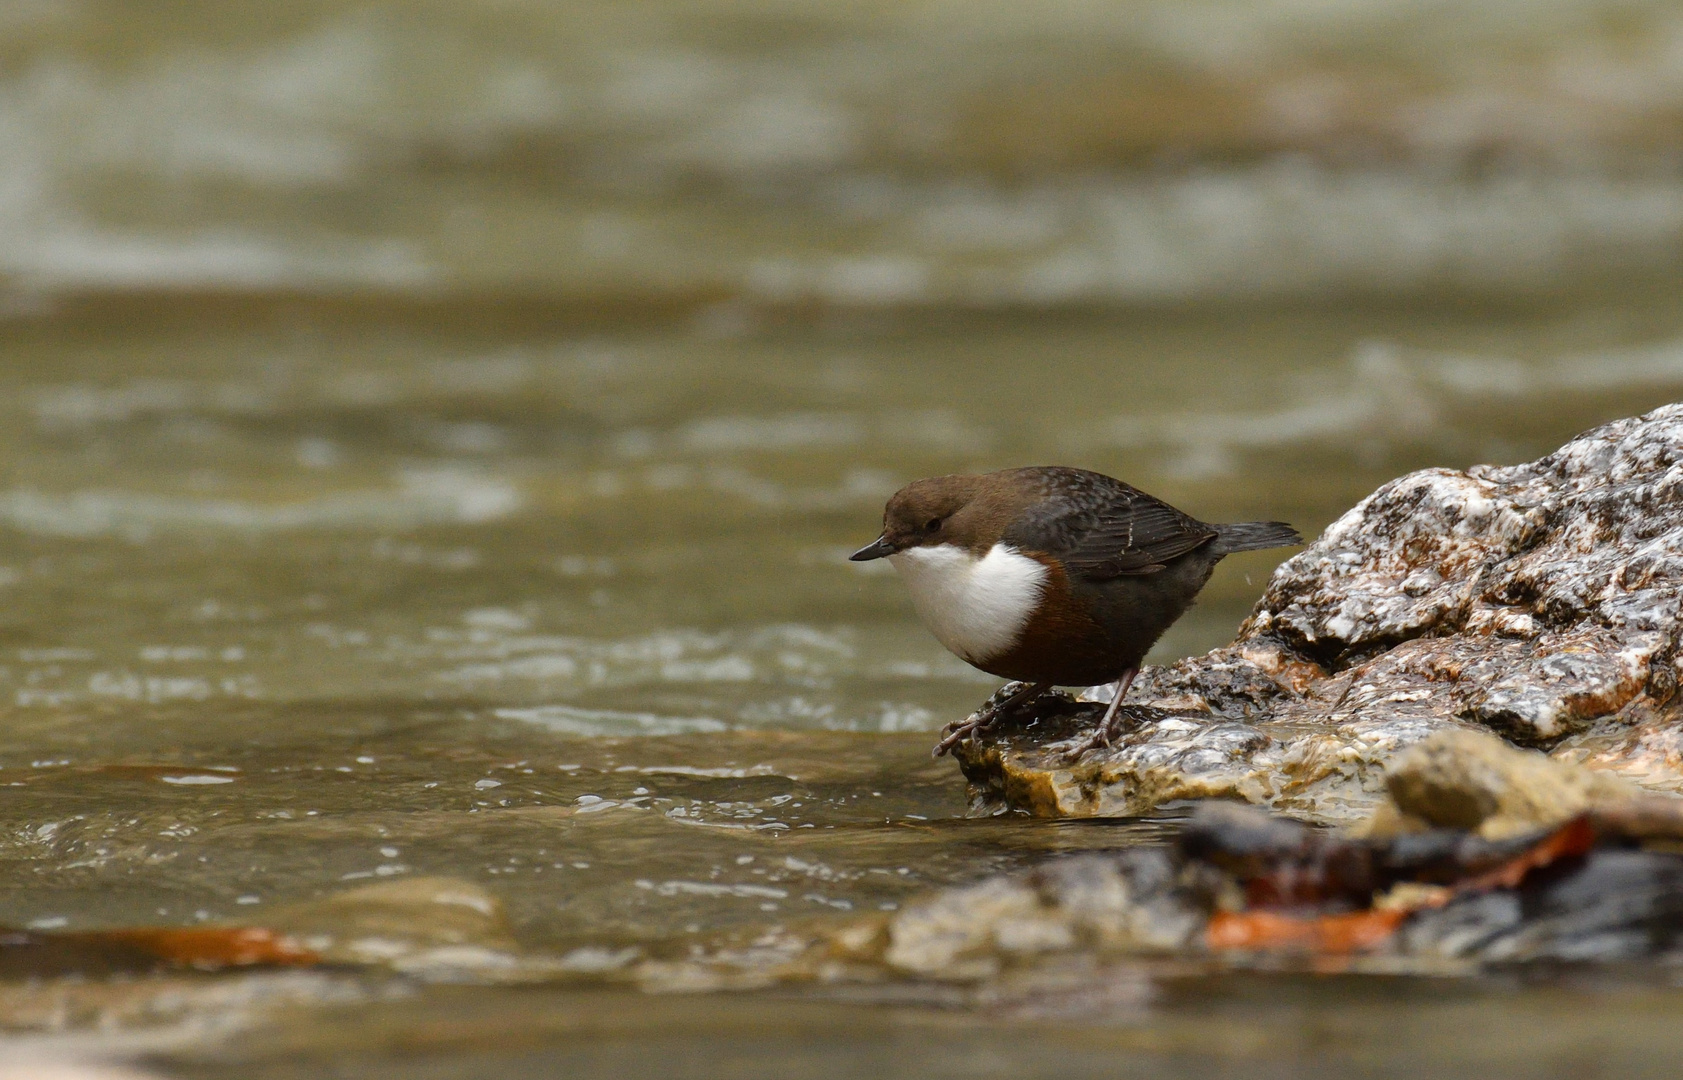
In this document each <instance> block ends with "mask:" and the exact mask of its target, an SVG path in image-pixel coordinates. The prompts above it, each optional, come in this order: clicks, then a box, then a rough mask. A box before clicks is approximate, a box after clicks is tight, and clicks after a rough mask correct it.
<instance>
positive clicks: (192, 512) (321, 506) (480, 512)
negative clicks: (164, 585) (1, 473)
mask: <svg viewBox="0 0 1683 1080" xmlns="http://www.w3.org/2000/svg"><path fill="white" fill-rule="evenodd" d="M523 503H524V498H523V496H522V495H521V493H520V490H519V489H518V488H517V487H516V486H515V485H514V484H513V483H512V482H510V481H509V480H506V479H503V478H500V477H496V476H488V475H483V474H479V473H476V472H471V471H468V470H463V469H455V468H435V469H413V470H405V471H403V472H400V473H399V475H398V484H397V488H396V490H384V491H379V490H376V491H360V492H345V493H341V494H334V495H322V496H318V497H315V498H310V499H301V500H297V501H293V502H282V503H274V504H263V503H255V502H241V501H235V500H230V499H204V498H192V497H187V496H177V495H155V494H146V493H141V492H125V491H77V492H46V491H38V490H32V489H27V488H25V489H13V490H11V491H0V525H4V526H8V527H10V528H14V529H18V530H20V531H22V532H28V533H35V534H38V535H43V536H81V537H94V536H119V537H123V538H125V539H131V540H145V539H147V538H149V537H151V536H153V535H154V534H157V533H160V532H163V533H168V532H180V531H190V530H197V529H229V530H239V531H250V532H271V531H281V530H297V529H335V528H337V529H346V528H350V529H365V528H418V527H421V526H424V525H448V524H463V525H477V524H484V523H486V522H490V521H498V520H501V519H504V518H507V517H509V516H510V515H512V514H514V513H516V512H517V511H519V510H520V508H521V506H522V505H523Z"/></svg>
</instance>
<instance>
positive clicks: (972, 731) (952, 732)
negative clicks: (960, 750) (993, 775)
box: [929, 709, 999, 757]
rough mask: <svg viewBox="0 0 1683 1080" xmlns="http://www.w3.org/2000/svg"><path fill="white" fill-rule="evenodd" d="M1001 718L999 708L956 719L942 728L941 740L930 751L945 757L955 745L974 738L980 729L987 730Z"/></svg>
mask: <svg viewBox="0 0 1683 1080" xmlns="http://www.w3.org/2000/svg"><path fill="white" fill-rule="evenodd" d="M997 719H999V713H998V711H997V710H993V709H990V710H988V711H987V712H982V713H977V714H975V715H974V716H971V717H970V718H969V719H967V720H954V721H953V722H952V723H950V724H947V725H945V726H944V727H942V728H941V741H940V742H938V743H936V744H935V747H934V749H932V750H930V751H929V756H930V757H945V756H946V755H947V753H948V752H950V751H951V750H952V748H953V747H955V746H957V745H958V744H959V743H961V742H963V741H965V740H966V739H974V738H975V737H976V733H977V732H978V731H986V730H987V729H988V728H990V727H992V726H993V722H994V721H995V720H997Z"/></svg>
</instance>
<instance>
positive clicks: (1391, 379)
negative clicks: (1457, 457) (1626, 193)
mask: <svg viewBox="0 0 1683 1080" xmlns="http://www.w3.org/2000/svg"><path fill="white" fill-rule="evenodd" d="M1327 384H1333V386H1334V389H1332V390H1331V391H1328V390H1326V389H1324V388H1323V389H1321V390H1320V391H1319V392H1310V393H1306V394H1305V395H1304V398H1305V399H1304V400H1302V401H1300V402H1298V403H1295V404H1292V405H1289V406H1286V407H1284V408H1280V409H1274V410H1268V411H1257V412H1241V411H1225V410H1219V409H1211V410H1202V411H1196V412H1190V411H1189V412H1180V413H1164V412H1153V413H1140V414H1126V415H1123V416H1118V417H1116V418H1114V419H1112V420H1111V421H1110V422H1109V424H1108V425H1107V427H1106V428H1105V429H1104V430H1103V431H1102V432H1098V433H1091V432H1089V433H1082V432H1072V433H1071V435H1070V436H1069V438H1068V439H1067V440H1066V442H1067V443H1068V445H1069V446H1070V447H1071V448H1072V449H1078V448H1081V447H1083V446H1089V445H1093V444H1094V443H1097V444H1101V445H1108V446H1119V447H1126V448H1129V449H1146V450H1149V449H1159V450H1163V451H1165V452H1167V453H1168V454H1169V455H1170V459H1171V463H1172V464H1171V467H1172V469H1173V471H1176V472H1179V473H1181V474H1183V475H1192V476H1207V475H1219V474H1223V473H1231V472H1233V471H1236V470H1237V469H1238V468H1239V457H1240V455H1241V454H1243V453H1244V452H1247V451H1258V450H1270V449H1278V448H1282V447H1290V446H1305V445H1314V444H1317V443H1321V444H1324V443H1349V442H1352V441H1359V442H1362V443H1368V444H1371V443H1374V442H1379V443H1384V442H1392V441H1401V440H1425V439H1431V438H1437V437H1441V436H1445V435H1448V434H1450V433H1451V432H1452V431H1453V430H1454V424H1453V423H1452V421H1451V412H1452V410H1456V409H1461V410H1464V409H1466V408H1467V407H1468V404H1469V402H1476V401H1481V400H1482V401H1486V402H1490V403H1498V402H1503V401H1514V400H1523V399H1525V398H1528V397H1541V396H1545V395H1556V394H1566V393H1584V392H1594V391H1613V390H1644V389H1659V388H1667V387H1674V388H1678V389H1683V340H1674V341H1662V342H1656V343H1653V344H1650V345H1645V346H1639V347H1631V348H1626V349H1613V350H1605V351H1598V352H1595V353H1589V354H1582V355H1568V356H1560V357H1553V358H1548V359H1540V360H1529V361H1519V360H1513V359H1509V358H1505V357H1493V356H1474V355H1466V354H1444V353H1436V352H1432V351H1430V350H1424V349H1414V348H1407V347H1403V346H1400V345H1396V344H1394V343H1389V342H1383V341H1372V342H1367V343H1365V344H1363V345H1362V346H1361V347H1359V348H1358V349H1357V350H1356V353H1355V355H1354V356H1352V358H1351V360H1350V362H1349V365H1348V367H1347V368H1346V370H1345V371H1344V372H1342V373H1329V377H1327V378H1323V379H1319V380H1317V383H1316V385H1317V386H1320V387H1325V386H1326V385H1327Z"/></svg>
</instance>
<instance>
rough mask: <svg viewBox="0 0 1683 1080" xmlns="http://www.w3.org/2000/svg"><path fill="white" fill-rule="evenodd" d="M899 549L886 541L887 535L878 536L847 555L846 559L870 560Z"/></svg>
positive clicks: (854, 560)
mask: <svg viewBox="0 0 1683 1080" xmlns="http://www.w3.org/2000/svg"><path fill="white" fill-rule="evenodd" d="M899 550H900V549H899V548H897V547H895V546H894V545H893V544H891V543H889V542H888V537H886V536H879V537H877V538H876V539H875V540H872V541H871V542H870V543H868V544H866V545H865V546H864V547H862V548H860V549H859V550H858V551H855V552H854V553H853V554H851V555H849V556H848V559H849V560H851V561H853V562H870V561H871V560H872V559H880V558H883V557H884V556H887V555H892V554H894V553H895V552H896V551H899Z"/></svg>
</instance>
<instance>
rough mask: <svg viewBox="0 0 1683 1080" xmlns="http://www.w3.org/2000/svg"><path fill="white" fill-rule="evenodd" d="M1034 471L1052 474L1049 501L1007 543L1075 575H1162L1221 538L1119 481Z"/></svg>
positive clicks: (1066, 472)
mask: <svg viewBox="0 0 1683 1080" xmlns="http://www.w3.org/2000/svg"><path fill="white" fill-rule="evenodd" d="M1036 472H1037V473H1042V474H1046V475H1045V479H1046V480H1047V481H1048V483H1047V484H1046V486H1045V488H1044V490H1045V492H1046V494H1045V496H1044V498H1042V499H1041V500H1040V501H1039V503H1038V504H1037V505H1035V506H1034V507H1033V508H1031V509H1030V510H1029V512H1028V513H1027V514H1025V515H1024V520H1023V523H1022V527H1021V528H1014V529H1012V530H1010V531H1008V532H1007V534H1006V536H1005V539H1006V540H1007V542H1012V543H1013V546H1017V547H1021V548H1023V549H1025V550H1030V549H1032V550H1037V551H1044V552H1045V553H1046V554H1048V555H1053V556H1055V557H1057V558H1058V559H1060V560H1062V562H1063V564H1064V566H1065V567H1067V568H1068V569H1069V570H1070V572H1072V573H1077V574H1080V575H1082V576H1084V577H1089V578H1100V579H1103V578H1113V577H1120V576H1122V575H1124V574H1151V573H1156V572H1157V571H1158V570H1161V569H1163V566H1164V564H1166V563H1168V562H1169V560H1171V559H1174V558H1177V557H1178V556H1181V555H1185V554H1186V553H1187V552H1189V551H1192V550H1194V549H1195V548H1198V547H1201V546H1202V545H1204V544H1207V543H1209V542H1210V541H1211V540H1212V539H1214V538H1215V535H1216V530H1215V529H1213V528H1212V527H1210V526H1209V525H1206V524H1204V523H1203V522H1202V521H1199V520H1198V519H1196V518H1194V517H1190V516H1189V515H1187V514H1183V513H1181V512H1180V511H1179V510H1176V509H1175V508H1174V507H1172V506H1170V505H1169V504H1168V503H1166V502H1163V501H1162V500H1161V499H1157V498H1153V497H1152V496H1150V495H1147V494H1146V493H1145V492H1143V491H1141V490H1139V489H1138V488H1136V487H1131V486H1129V485H1128V484H1124V483H1123V482H1122V481H1120V480H1114V479H1112V478H1110V477H1108V476H1104V475H1102V474H1100V473H1093V472H1087V471H1086V470H1084V469H1039V470H1036ZM1012 533H1019V535H1018V536H1015V537H1014V536H1012Z"/></svg>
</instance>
